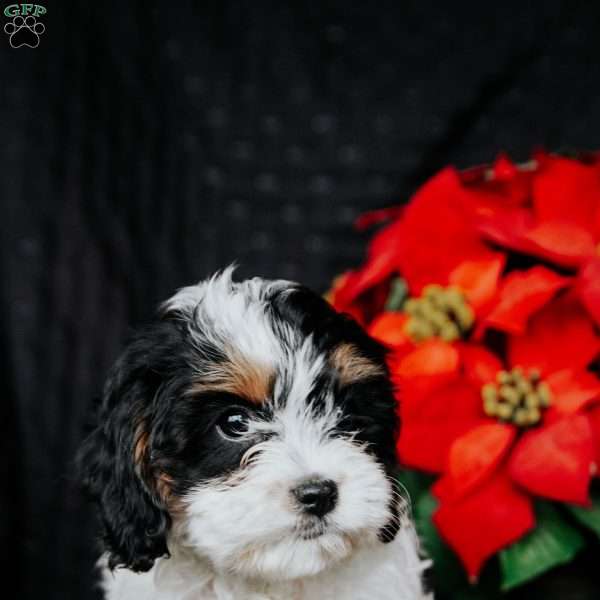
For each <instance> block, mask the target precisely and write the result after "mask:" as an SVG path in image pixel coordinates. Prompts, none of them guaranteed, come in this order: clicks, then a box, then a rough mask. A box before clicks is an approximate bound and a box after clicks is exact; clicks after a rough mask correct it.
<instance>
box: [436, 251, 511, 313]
mask: <svg viewBox="0 0 600 600" xmlns="http://www.w3.org/2000/svg"><path fill="white" fill-rule="evenodd" d="M504 263H505V259H504V255H503V254H496V255H495V256H493V257H490V258H486V259H482V260H465V261H463V262H461V263H460V264H459V265H458V266H457V267H456V268H455V269H453V270H452V271H451V272H450V275H449V276H448V283H450V284H452V285H456V286H458V287H459V288H460V289H461V290H462V291H463V292H464V293H465V295H466V297H467V300H468V301H469V304H470V305H471V306H472V307H473V308H474V309H475V310H476V311H479V310H480V309H481V308H482V307H484V306H485V305H486V304H487V303H488V302H489V301H490V300H491V299H492V298H493V297H494V295H495V294H496V289H497V287H498V279H499V277H500V273H502V269H503V268H504Z"/></svg>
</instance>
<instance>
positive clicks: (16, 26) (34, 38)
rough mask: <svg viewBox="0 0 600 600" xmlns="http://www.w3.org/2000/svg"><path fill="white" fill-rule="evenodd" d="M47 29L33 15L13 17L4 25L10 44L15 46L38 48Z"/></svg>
mask: <svg viewBox="0 0 600 600" xmlns="http://www.w3.org/2000/svg"><path fill="white" fill-rule="evenodd" d="M44 31H46V27H45V26H44V24H43V23H40V22H39V21H38V20H37V19H36V18H35V17H34V16H33V15H28V16H27V17H22V16H20V15H17V16H16V17H13V20H12V21H9V22H8V23H7V24H6V25H5V26H4V32H5V33H7V34H8V36H9V41H10V45H11V47H13V48H20V47H21V46H27V47H28V48H37V47H38V46H39V45H40V35H42V33H44Z"/></svg>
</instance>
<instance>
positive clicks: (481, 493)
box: [433, 474, 535, 580]
mask: <svg viewBox="0 0 600 600" xmlns="http://www.w3.org/2000/svg"><path fill="white" fill-rule="evenodd" d="M433 522H434V523H435V525H436V526H437V528H438V529H439V531H440V534H441V535H442V537H443V538H444V539H445V540H446V541H447V542H448V544H449V545H450V546H451V547H452V548H453V549H454V550H455V552H456V553H457V554H458V555H459V556H460V559H461V560H462V562H463V564H464V565H465V568H466V570H467V573H468V574H469V577H470V578H472V579H474V580H476V578H477V576H478V575H479V571H480V570H481V567H482V566H483V563H484V562H485V561H486V560H487V559H488V558H489V557H491V556H492V555H494V554H496V552H498V551H499V550H501V549H502V548H504V547H506V546H508V545H509V544H512V543H513V542H515V541H517V540H518V539H519V538H520V537H521V536H523V535H524V534H525V533H526V532H527V531H529V530H530V529H532V528H533V526H534V525H535V517H534V513H533V509H532V507H531V503H530V501H529V499H528V498H527V496H525V495H524V494H522V493H521V492H519V491H518V490H517V489H515V487H514V486H513V485H512V484H511V483H510V481H509V479H508V477H506V475H505V474H498V475H497V476H496V477H494V478H492V479H491V480H490V481H489V482H488V483H486V484H485V485H482V486H481V487H480V488H477V490H476V491H475V492H474V493H472V494H470V495H469V496H467V497H466V498H464V499H461V500H459V501H457V502H453V503H444V502H442V504H441V506H440V508H439V509H438V510H437V512H436V513H435V514H434V515H433Z"/></svg>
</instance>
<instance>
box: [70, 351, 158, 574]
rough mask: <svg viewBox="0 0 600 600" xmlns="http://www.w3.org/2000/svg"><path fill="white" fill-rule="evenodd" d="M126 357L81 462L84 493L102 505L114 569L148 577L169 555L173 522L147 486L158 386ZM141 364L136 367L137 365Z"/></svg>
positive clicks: (115, 374)
mask: <svg viewBox="0 0 600 600" xmlns="http://www.w3.org/2000/svg"><path fill="white" fill-rule="evenodd" d="M131 354H132V353H128V352H126V353H125V354H124V355H123V356H122V357H121V358H120V359H119V361H118V362H117V364H116V365H115V366H114V367H113V370H112V373H111V376H110V378H109V380H108V381H107V383H106V386H105V390H104V395H103V398H102V402H101V405H100V407H99V410H98V414H97V423H96V426H95V428H94V429H93V431H92V432H91V433H90V435H89V436H88V437H87V438H86V439H85V440H84V442H83V444H82V446H81V449H80V451H79V453H78V457H77V462H78V465H79V472H80V473H81V476H82V479H83V487H84V489H85V490H86V491H87V492H88V494H89V495H90V496H91V497H92V499H93V500H94V501H95V502H96V503H97V505H98V507H99V510H100V516H101V520H102V524H103V529H104V531H103V540H104V544H105V547H106V550H107V552H108V559H109V566H110V568H111V569H112V568H115V567H118V566H123V567H127V568H129V569H131V570H133V571H148V570H149V569H150V568H152V566H153V564H154V561H155V560H156V558H158V557H160V556H163V555H168V548H167V541H166V535H167V532H168V529H169V527H170V517H169V514H168V512H167V511H166V509H165V506H164V503H163V501H162V500H161V498H160V496H159V494H158V493H157V492H156V490H153V489H152V487H153V486H151V485H150V484H149V483H148V478H147V477H146V473H147V472H148V469H149V466H148V463H149V460H150V457H149V454H150V450H149V447H148V444H149V437H150V432H149V430H148V426H149V422H150V415H149V414H148V412H149V409H148V405H149V399H151V398H153V396H154V394H155V393H156V390H157V389H158V386H159V382H157V381H156V375H155V374H152V373H150V370H149V369H148V366H147V365H146V364H142V363H140V361H135V360H134V359H133V360H132V356H131ZM136 362H137V364H136Z"/></svg>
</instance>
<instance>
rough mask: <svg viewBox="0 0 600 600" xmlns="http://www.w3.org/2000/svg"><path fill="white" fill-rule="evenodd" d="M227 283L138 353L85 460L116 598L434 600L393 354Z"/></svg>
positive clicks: (202, 292) (294, 301)
mask: <svg viewBox="0 0 600 600" xmlns="http://www.w3.org/2000/svg"><path fill="white" fill-rule="evenodd" d="M231 275H232V271H231V269H228V270H226V271H224V272H223V273H222V274H219V275H217V276H215V277H213V278H212V279H210V280H208V281H205V282H201V283H200V284H198V285H196V286H190V287H187V288H183V289H182V290H180V291H179V292H177V293H176V294H175V295H174V296H173V297H172V298H171V299H170V300H168V301H167V302H166V303H165V304H164V305H163V306H162V308H161V311H160V314H159V315H158V316H157V319H156V320H155V322H153V323H151V324H150V325H149V326H148V327H147V328H145V329H144V330H142V331H141V332H139V333H138V334H137V335H136V336H135V337H134V338H133V339H132V341H131V342H130V343H129V345H128V346H127V347H126V349H125V351H124V353H123V355H122V356H121V357H120V358H119V360H118V361H117V363H116V364H115V366H114V368H113V370H112V372H111V374H110V376H109V379H108V381H107V384H106V387H105V390H104V395H103V399H102V403H101V406H100V410H99V413H98V423H97V426H96V427H95V429H94V430H93V431H92V432H91V434H90V435H89V437H88V438H87V439H86V441H85V443H84V445H83V448H82V450H81V453H80V463H81V465H82V469H83V471H84V474H85V480H84V483H85V486H86V488H87V489H88V490H89V492H90V494H91V495H92V497H93V498H94V499H95V500H96V502H97V504H98V506H99V509H100V515H101V519H102V524H103V531H104V534H103V542H104V548H105V553H104V556H103V558H102V560H101V566H102V571H103V575H102V585H103V587H104V590H105V594H106V598H107V599H108V600H117V599H119V600H129V599H130V598H131V599H133V598H145V599H147V600H151V599H152V600H225V599H236V600H259V599H261V600H284V599H285V600H305V599H306V600H308V599H309V598H310V599H314V598H319V600H327V599H329V598H331V599H332V600H333V599H334V598H336V599H339V598H343V599H348V600H359V599H363V598H364V599H367V598H369V599H380V600H386V599H387V598H390V599H391V598H394V599H395V600H421V599H423V598H426V597H428V596H427V595H426V594H425V592H424V591H423V586H422V583H421V574H422V571H423V568H424V563H423V561H421V559H420V558H419V555H418V549H417V541H416V537H415V535H414V531H413V529H412V526H411V524H410V522H409V519H408V516H407V501H406V499H405V498H403V497H402V496H401V495H400V494H399V493H398V491H397V490H396V489H395V486H394V484H393V471H394V468H395V452H394V448H395V443H394V441H395V437H396V434H397V427H398V423H397V414H396V409H395V400H394V396H393V391H392V388H391V385H390V382H389V377H388V372H387V367H386V364H385V353H384V350H383V349H382V348H381V347H380V346H379V345H378V344H377V343H376V342H375V341H373V340H372V339H370V338H369V337H368V336H367V335H366V334H365V333H364V332H363V331H362V329H361V328H360V327H359V326H358V325H357V324H356V323H355V322H354V321H352V320H351V319H349V318H347V317H345V316H342V315H339V314H337V313H335V312H334V311H333V310H332V309H331V308H330V307H329V305H328V304H327V303H326V302H325V301H323V300H322V299H321V298H319V297H318V296H317V295H315V294H313V293H312V292H310V291H308V290H307V289H305V288H303V287H301V286H299V285H297V284H293V283H290V282H285V281H265V280H262V279H252V280H249V281H244V282H241V283H234V282H233V281H232V278H231Z"/></svg>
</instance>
